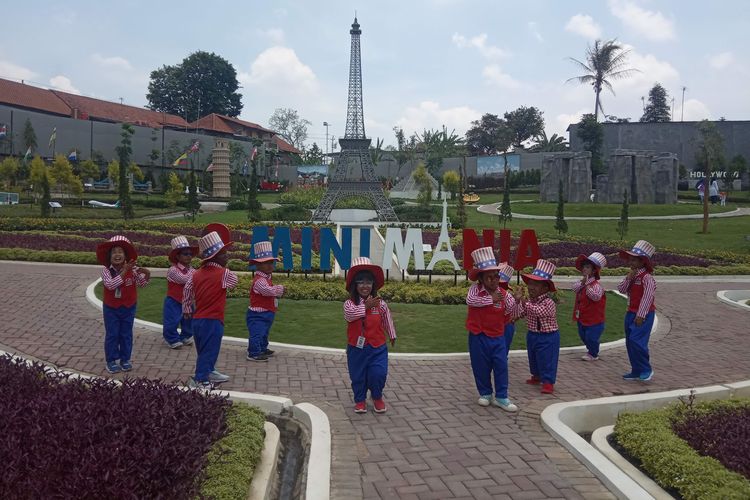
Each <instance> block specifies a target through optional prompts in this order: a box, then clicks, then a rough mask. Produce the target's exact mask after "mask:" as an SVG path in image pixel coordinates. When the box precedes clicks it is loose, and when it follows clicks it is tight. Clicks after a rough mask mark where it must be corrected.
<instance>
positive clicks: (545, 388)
mask: <svg viewBox="0 0 750 500" xmlns="http://www.w3.org/2000/svg"><path fill="white" fill-rule="evenodd" d="M553 392H555V384H548V383H544V384H542V394H552V393H553Z"/></svg>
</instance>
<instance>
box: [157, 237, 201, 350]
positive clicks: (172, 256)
mask: <svg viewBox="0 0 750 500" xmlns="http://www.w3.org/2000/svg"><path fill="white" fill-rule="evenodd" d="M170 244H171V246H172V251H170V252H169V261H170V262H171V263H172V265H171V266H170V268H169V270H168V271H167V296H166V297H164V310H163V313H162V317H163V321H162V325H163V326H162V336H163V337H164V341H165V342H166V343H167V345H168V346H169V347H171V348H172V349H179V348H180V347H182V346H184V345H190V344H192V343H193V330H192V324H191V320H189V319H185V318H184V317H183V316H182V292H183V291H184V288H185V283H187V282H188V280H189V279H190V277H191V276H192V275H193V273H194V272H195V269H193V268H192V267H191V266H190V262H192V260H193V257H194V256H195V254H197V253H198V247H197V246H190V243H188V240H187V238H185V237H184V236H177V237H175V238H173V239H172V241H171V242H170ZM178 326H179V327H180V332H179V333H178V332H177V327H178Z"/></svg>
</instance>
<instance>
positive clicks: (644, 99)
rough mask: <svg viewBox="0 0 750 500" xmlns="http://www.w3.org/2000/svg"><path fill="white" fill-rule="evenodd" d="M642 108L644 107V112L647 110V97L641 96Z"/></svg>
mask: <svg viewBox="0 0 750 500" xmlns="http://www.w3.org/2000/svg"><path fill="white" fill-rule="evenodd" d="M641 108H642V109H643V112H644V113H645V112H646V98H645V97H643V96H641Z"/></svg>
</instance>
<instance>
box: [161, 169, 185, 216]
mask: <svg viewBox="0 0 750 500" xmlns="http://www.w3.org/2000/svg"><path fill="white" fill-rule="evenodd" d="M184 192H185V185H184V184H182V182H180V178H179V176H178V175H177V174H176V173H175V172H170V173H169V181H168V184H167V189H166V190H165V191H164V198H165V199H166V200H167V205H169V206H170V207H176V206H177V202H178V201H180V200H181V199H182V196H183V193H184Z"/></svg>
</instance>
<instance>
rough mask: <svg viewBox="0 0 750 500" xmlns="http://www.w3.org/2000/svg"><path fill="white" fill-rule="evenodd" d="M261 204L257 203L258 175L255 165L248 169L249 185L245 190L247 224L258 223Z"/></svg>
mask: <svg viewBox="0 0 750 500" xmlns="http://www.w3.org/2000/svg"><path fill="white" fill-rule="evenodd" d="M260 209H261V204H260V202H259V201H258V174H257V173H256V171H255V165H254V164H253V167H252V168H251V169H250V185H249V186H248V188H247V220H248V221H249V222H258V221H260Z"/></svg>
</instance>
